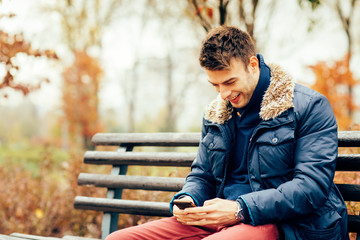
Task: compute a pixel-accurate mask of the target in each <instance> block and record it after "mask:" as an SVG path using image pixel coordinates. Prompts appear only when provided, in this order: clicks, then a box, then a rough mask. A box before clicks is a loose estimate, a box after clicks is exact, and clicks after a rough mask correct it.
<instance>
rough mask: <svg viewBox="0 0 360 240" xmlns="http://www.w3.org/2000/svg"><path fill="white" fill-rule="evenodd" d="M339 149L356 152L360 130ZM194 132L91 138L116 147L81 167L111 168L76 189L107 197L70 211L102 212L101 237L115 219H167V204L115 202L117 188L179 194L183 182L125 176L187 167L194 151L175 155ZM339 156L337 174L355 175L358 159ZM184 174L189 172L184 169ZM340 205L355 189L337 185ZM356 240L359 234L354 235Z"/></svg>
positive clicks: (358, 224) (191, 143) (357, 193)
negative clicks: (137, 170) (132, 168)
mask: <svg viewBox="0 0 360 240" xmlns="http://www.w3.org/2000/svg"><path fill="white" fill-rule="evenodd" d="M338 136H339V148H343V147H345V148H351V147H360V131H341V132H339V133H338ZM199 140H200V133H119V134H117V133H102V134H96V135H95V136H94V137H93V139H92V142H93V143H94V144H95V145H97V146H118V147H119V148H118V151H87V152H86V153H85V156H84V162H85V163H87V164H97V165H112V166H113V168H112V171H111V174H110V175H104V174H90V173H81V174H80V175H79V179H78V184H79V185H93V186H96V187H104V188H107V189H108V192H107V198H106V199H102V198H92V197H84V196H77V197H76V198H75V203H74V205H75V208H78V209H90V210H96V211H103V212H104V217H103V224H102V238H104V237H105V236H107V235H108V234H109V233H110V232H112V231H114V230H116V229H117V228H118V226H117V224H118V214H119V213H127V214H139V215H147V216H170V215H171V214H170V211H169V204H168V202H150V201H141V200H139V199H137V200H123V199H121V195H122V189H143V190H152V191H170V192H177V191H179V190H180V189H181V188H182V186H183V184H184V182H185V179H184V178H178V177H149V176H128V175H126V172H127V168H128V166H129V165H140V166H175V167H190V165H191V163H192V161H193V160H194V159H195V157H196V152H195V151H196V148H195V151H194V152H187V151H186V152H179V151H178V150H177V147H197V146H198V145H199ZM135 147H172V148H173V151H171V152H163V151H161V148H160V150H159V151H158V152H133V151H132V150H133V149H134V148H135ZM356 152H357V153H350V154H339V156H338V163H337V167H336V170H337V171H360V154H359V152H360V151H359V150H356ZM189 170H190V168H189ZM337 186H338V188H339V190H340V192H341V194H342V196H343V197H344V199H345V201H352V202H360V184H349V183H346V184H345V183H338V184H337ZM359 229H360V216H358V215H356V214H351V215H349V232H358V231H359ZM358 235H359V234H358Z"/></svg>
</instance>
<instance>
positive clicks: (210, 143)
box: [201, 130, 226, 184]
mask: <svg viewBox="0 0 360 240" xmlns="http://www.w3.org/2000/svg"><path fill="white" fill-rule="evenodd" d="M201 144H203V145H204V147H205V149H206V157H205V158H204V159H205V161H206V162H207V164H206V167H207V168H208V169H209V170H210V169H211V172H212V174H213V176H214V179H215V180H216V182H217V184H220V183H221V181H222V178H223V175H224V174H223V171H224V163H225V155H226V149H225V144H224V140H223V138H222V136H221V135H220V133H218V132H216V131H214V130H212V131H209V132H208V133H207V134H206V135H205V136H204V138H203V139H202V140H201Z"/></svg>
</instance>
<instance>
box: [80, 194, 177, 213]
mask: <svg viewBox="0 0 360 240" xmlns="http://www.w3.org/2000/svg"><path fill="white" fill-rule="evenodd" d="M74 207H75V208H76V209H87V210H95V211H103V212H117V213H126V214H135V215H144V216H162V217H170V216H172V215H171V213H170V206H169V203H167V202H150V201H137V200H124V199H106V198H94V197H84V196H77V197H75V201H74Z"/></svg>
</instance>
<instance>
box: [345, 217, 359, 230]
mask: <svg viewBox="0 0 360 240" xmlns="http://www.w3.org/2000/svg"><path fill="white" fill-rule="evenodd" d="M348 232H356V233H358V234H360V216H359V215H349V216H348Z"/></svg>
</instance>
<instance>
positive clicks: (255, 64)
mask: <svg viewBox="0 0 360 240" xmlns="http://www.w3.org/2000/svg"><path fill="white" fill-rule="evenodd" d="M249 68H250V70H251V71H252V72H254V71H255V70H257V69H258V68H259V60H258V58H257V57H256V56H252V57H250V60H249Z"/></svg>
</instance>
